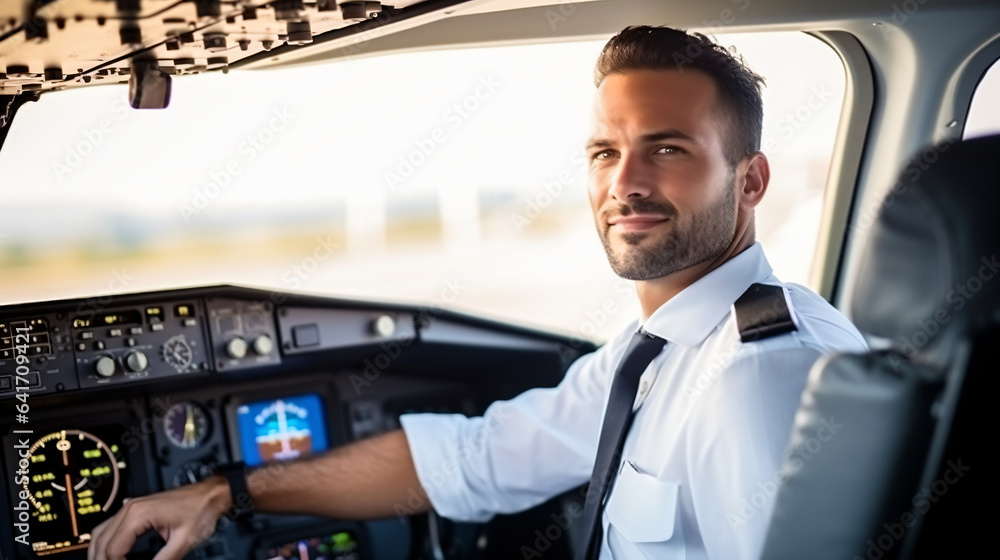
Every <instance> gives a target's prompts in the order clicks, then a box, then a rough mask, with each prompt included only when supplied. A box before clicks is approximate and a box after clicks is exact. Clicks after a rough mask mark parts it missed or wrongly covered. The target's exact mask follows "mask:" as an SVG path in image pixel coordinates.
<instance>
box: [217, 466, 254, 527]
mask: <svg viewBox="0 0 1000 560" xmlns="http://www.w3.org/2000/svg"><path fill="white" fill-rule="evenodd" d="M215 474H217V475H219V476H224V477H226V480H228V481H229V495H230V496H231V497H232V499H233V505H232V506H230V508H229V512H227V513H228V514H229V516H230V518H231V519H232V520H233V521H242V520H244V519H249V518H250V517H251V516H252V515H253V500H251V499H250V489H249V488H248V487H247V468H246V464H244V463H243V462H242V461H241V462H239V463H225V464H222V465H219V466H218V467H216V468H215Z"/></svg>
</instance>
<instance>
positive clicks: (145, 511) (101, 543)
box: [87, 477, 232, 560]
mask: <svg viewBox="0 0 1000 560" xmlns="http://www.w3.org/2000/svg"><path fill="white" fill-rule="evenodd" d="M231 502H232V499H231V497H230V493H229V483H228V482H227V481H226V480H225V479H224V478H221V477H213V478H210V479H208V480H205V481H202V482H199V483H197V484H192V485H190V486H184V487H182V488H177V489H174V490H170V491H168V492H162V493H159V494H153V495H150V496H144V497H142V498H132V499H130V500H128V501H127V502H126V503H125V505H123V506H122V508H121V509H120V510H119V511H118V513H117V514H115V516H114V517H112V518H111V519H108V520H107V521H105V522H104V523H101V524H100V525H98V526H97V528H96V529H94V531H93V533H92V538H91V541H90V547H89V548H88V549H87V560H124V559H125V553H127V552H129V551H130V550H132V545H134V544H135V541H136V539H137V538H139V536H140V535H142V534H143V533H145V532H146V531H149V530H153V531H156V532H157V533H159V535H160V536H161V537H162V538H163V539H164V540H166V541H167V544H166V546H164V547H163V549H162V550H160V551H159V552H158V553H157V554H156V556H155V557H154V559H153V560H181V559H182V558H183V557H184V555H185V554H187V553H188V552H189V551H190V550H191V549H193V548H194V547H196V546H198V545H199V544H201V543H203V542H205V540H207V539H208V537H210V536H212V533H214V532H215V523H216V521H217V520H218V519H219V517H220V516H221V515H222V514H224V513H225V512H226V511H227V510H228V509H229V507H230V505H231Z"/></svg>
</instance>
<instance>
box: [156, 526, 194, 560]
mask: <svg viewBox="0 0 1000 560" xmlns="http://www.w3.org/2000/svg"><path fill="white" fill-rule="evenodd" d="M189 550H191V547H190V546H189V543H188V539H187V536H186V535H185V534H184V533H182V532H176V533H174V534H173V535H170V539H168V540H167V544H166V545H165V546H164V547H163V548H161V549H160V551H159V552H157V553H156V556H154V557H153V560H182V559H183V558H184V555H185V554H187V553H188V551H189Z"/></svg>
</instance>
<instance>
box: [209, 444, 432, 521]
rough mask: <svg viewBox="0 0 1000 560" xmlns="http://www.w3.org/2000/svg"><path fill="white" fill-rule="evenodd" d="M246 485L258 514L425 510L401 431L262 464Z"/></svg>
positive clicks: (348, 515) (362, 515)
mask: <svg viewBox="0 0 1000 560" xmlns="http://www.w3.org/2000/svg"><path fill="white" fill-rule="evenodd" d="M221 483H222V484H225V481H224V480H222V481H221ZM247 486H248V487H249V490H250V496H251V498H252V499H253V504H254V508H255V509H256V510H257V511H261V512H270V513H297V514H309V515H317V516H322V517H333V518H338V519H372V518H379V517H389V516H392V515H397V513H398V512H399V511H406V512H407V513H412V512H423V511H427V510H428V509H430V502H429V501H428V499H427V495H426V493H425V492H424V489H423V487H422V486H421V485H420V480H419V479H418V478H417V471H416V468H415V467H414V465H413V458H412V457H411V455H410V448H409V445H408V443H407V440H406V435H405V434H404V433H403V431H402V430H396V431H393V432H389V433H386V434H382V435H379V436H375V437H372V438H369V439H366V440H362V441H359V442H356V443H353V444H350V445H346V446H343V447H339V448H337V449H334V450H333V451H331V452H329V453H325V454H323V455H319V456H316V457H311V458H309V459H306V460H303V461H295V462H292V463H284V464H282V463H274V464H270V465H266V466H263V467H261V468H260V469H257V470H255V471H253V472H251V473H250V475H249V476H248V478H247ZM401 508H405V510H403V509H401Z"/></svg>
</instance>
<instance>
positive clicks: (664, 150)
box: [653, 146, 681, 154]
mask: <svg viewBox="0 0 1000 560" xmlns="http://www.w3.org/2000/svg"><path fill="white" fill-rule="evenodd" d="M680 152H681V149H680V148H678V147H676V146H663V147H660V148H657V150H656V151H655V152H653V153H655V154H679V153H680Z"/></svg>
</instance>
